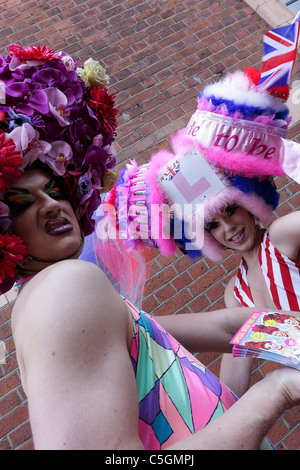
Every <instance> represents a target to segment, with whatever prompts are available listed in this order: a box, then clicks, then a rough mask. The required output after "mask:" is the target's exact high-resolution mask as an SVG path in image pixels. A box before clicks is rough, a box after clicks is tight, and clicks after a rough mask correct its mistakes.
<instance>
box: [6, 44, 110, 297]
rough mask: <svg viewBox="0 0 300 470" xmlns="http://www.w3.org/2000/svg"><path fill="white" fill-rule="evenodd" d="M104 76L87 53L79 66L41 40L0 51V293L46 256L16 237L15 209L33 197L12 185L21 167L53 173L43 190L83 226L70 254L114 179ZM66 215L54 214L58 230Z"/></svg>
mask: <svg viewBox="0 0 300 470" xmlns="http://www.w3.org/2000/svg"><path fill="white" fill-rule="evenodd" d="M108 80H109V78H108V76H107V75H106V73H105V71H104V69H103V68H102V67H101V66H100V64H99V63H98V62H96V61H94V60H93V59H89V60H87V61H86V62H85V64H84V67H83V68H81V67H79V66H78V65H77V64H76V61H74V60H73V59H72V58H71V57H70V56H69V55H68V54H66V53H64V52H60V53H57V54H56V53H54V52H53V50H51V49H49V48H48V47H46V46H43V47H40V46H37V47H33V46H31V47H29V48H26V49H24V48H23V47H21V46H18V45H16V44H13V45H11V46H10V47H9V55H8V56H7V57H4V58H2V57H1V58H0V81H1V83H2V84H3V90H4V96H3V97H2V100H1V103H2V104H1V105H0V129H1V131H0V132H1V134H0V171H1V174H0V191H1V202H0V210H1V217H0V228H1V230H0V246H1V261H0V281H1V293H4V292H6V291H7V290H8V289H10V288H11V287H12V285H13V284H14V282H15V281H16V280H18V281H20V279H28V277H29V276H32V275H34V274H35V273H37V272H39V271H40V270H41V269H42V268H43V267H46V266H47V265H49V264H51V262H52V260H51V259H50V260H47V259H40V258H36V257H34V256H33V255H32V254H30V253H28V247H26V246H25V245H24V243H23V241H22V239H21V238H20V237H17V236H16V235H15V234H14V233H12V232H11V222H12V218H13V217H14V215H15V214H20V213H21V212H22V211H24V210H25V209H26V208H27V207H29V206H30V205H31V203H32V200H31V199H32V198H30V197H28V196H27V194H24V192H23V191H18V190H17V189H14V188H13V187H11V186H12V181H13V182H14V186H16V184H15V183H16V181H17V180H19V179H20V178H21V176H22V175H23V174H24V172H25V171H26V169H28V168H34V167H39V168H43V169H44V170H45V171H49V172H50V173H51V174H52V175H53V177H54V180H53V181H54V182H53V184H52V186H53V187H52V186H51V188H49V193H50V190H51V195H52V196H53V197H55V198H61V197H65V198H67V199H68V201H70V203H71V205H72V207H73V209H74V211H75V214H76V217H77V219H78V220H79V223H80V228H81V232H82V243H81V245H80V247H79V248H78V250H76V252H74V253H73V254H72V256H73V255H74V256H75V257H76V256H78V254H80V252H81V251H82V248H83V238H84V236H87V235H89V234H90V233H92V232H93V230H94V223H95V222H94V220H93V219H92V215H93V212H94V211H95V209H96V208H97V207H98V206H99V204H100V202H101V197H100V193H101V192H102V191H103V190H104V191H107V190H108V189H109V187H110V186H109V184H111V183H112V184H113V181H114V179H113V178H114V173H113V171H112V169H113V167H114V166H115V162H116V160H115V151H114V146H113V141H114V135H115V134H114V132H115V128H116V125H117V122H116V114H117V111H116V109H115V108H114V96H113V95H111V94H109V93H108V91H107V85H108ZM64 223H65V221H64V220H63V219H61V220H60V221H59V220H58V221H57V225H56V227H55V229H56V230H61V231H62V230H63V227H64ZM52 228H53V227H52ZM49 230H50V229H49Z"/></svg>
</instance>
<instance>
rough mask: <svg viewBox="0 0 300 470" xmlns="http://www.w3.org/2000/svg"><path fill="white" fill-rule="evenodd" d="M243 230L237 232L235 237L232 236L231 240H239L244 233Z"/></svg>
mask: <svg viewBox="0 0 300 470" xmlns="http://www.w3.org/2000/svg"><path fill="white" fill-rule="evenodd" d="M242 232H243V231H242V230H241V231H240V232H239V233H238V234H237V235H234V236H233V237H231V240H232V241H234V242H236V241H237V240H239V239H240V238H241V235H242Z"/></svg>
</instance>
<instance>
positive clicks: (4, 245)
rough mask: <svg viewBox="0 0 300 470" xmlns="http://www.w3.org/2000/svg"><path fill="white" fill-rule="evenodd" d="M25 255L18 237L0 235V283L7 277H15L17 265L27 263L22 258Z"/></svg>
mask: <svg viewBox="0 0 300 470" xmlns="http://www.w3.org/2000/svg"><path fill="white" fill-rule="evenodd" d="M26 253H27V247H26V246H25V245H24V243H23V241H22V239H21V238H20V237H17V236H16V235H9V234H6V235H1V234H0V283H1V282H3V281H4V279H6V278H7V277H11V278H14V277H15V275H16V273H17V269H16V266H17V263H24V262H26V261H27V260H26V259H25V258H24V255H25V254H26Z"/></svg>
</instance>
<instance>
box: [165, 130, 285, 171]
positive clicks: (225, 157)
mask: <svg viewBox="0 0 300 470" xmlns="http://www.w3.org/2000/svg"><path fill="white" fill-rule="evenodd" d="M172 144H173V148H174V152H175V154H176V155H177V156H178V155H179V156H182V155H183V154H184V153H186V151H187V150H189V149H190V148H192V147H197V148H198V149H199V150H200V151H201V153H202V154H203V156H204V157H205V159H206V160H207V161H208V162H209V163H212V164H213V165H215V166H216V167H218V168H222V169H223V170H225V171H231V172H233V173H237V174H240V175H244V176H248V177H249V178H251V177H255V176H268V175H270V176H283V175H284V174H285V173H284V171H283V169H282V166H281V164H280V163H279V161H273V160H263V159H262V158H259V157H256V156H254V155H250V154H246V153H238V152H236V153H233V152H230V153H229V152H225V151H224V150H220V149H214V148H209V149H208V148H205V147H203V146H202V145H201V144H200V143H199V142H198V141H197V140H195V139H193V138H192V137H190V136H188V135H187V134H186V133H185V130H184V129H181V130H180V131H179V132H178V133H177V134H176V135H175V136H174V137H173V139H172Z"/></svg>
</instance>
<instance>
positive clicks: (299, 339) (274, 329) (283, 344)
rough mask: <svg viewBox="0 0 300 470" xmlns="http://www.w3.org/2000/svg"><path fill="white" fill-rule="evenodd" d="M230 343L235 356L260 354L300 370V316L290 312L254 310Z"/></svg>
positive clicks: (258, 355) (258, 356)
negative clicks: (299, 317) (287, 313)
mask: <svg viewBox="0 0 300 470" xmlns="http://www.w3.org/2000/svg"><path fill="white" fill-rule="evenodd" d="M230 344H233V348H232V355H233V356H234V357H250V356H251V357H257V358H261V359H267V360H269V361H275V362H280V363H281V364H284V365H288V366H290V367H294V368H295V369H299V370H300V319H299V320H298V319H297V318H296V317H293V316H291V315H286V314H283V313H279V312H269V311H263V310H260V311H258V312H254V313H252V315H251V316H250V317H249V318H248V319H247V321H246V322H245V323H244V324H243V326H242V327H241V328H240V329H239V331H238V332H237V333H236V335H235V336H234V337H233V338H232V340H231V341H230Z"/></svg>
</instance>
